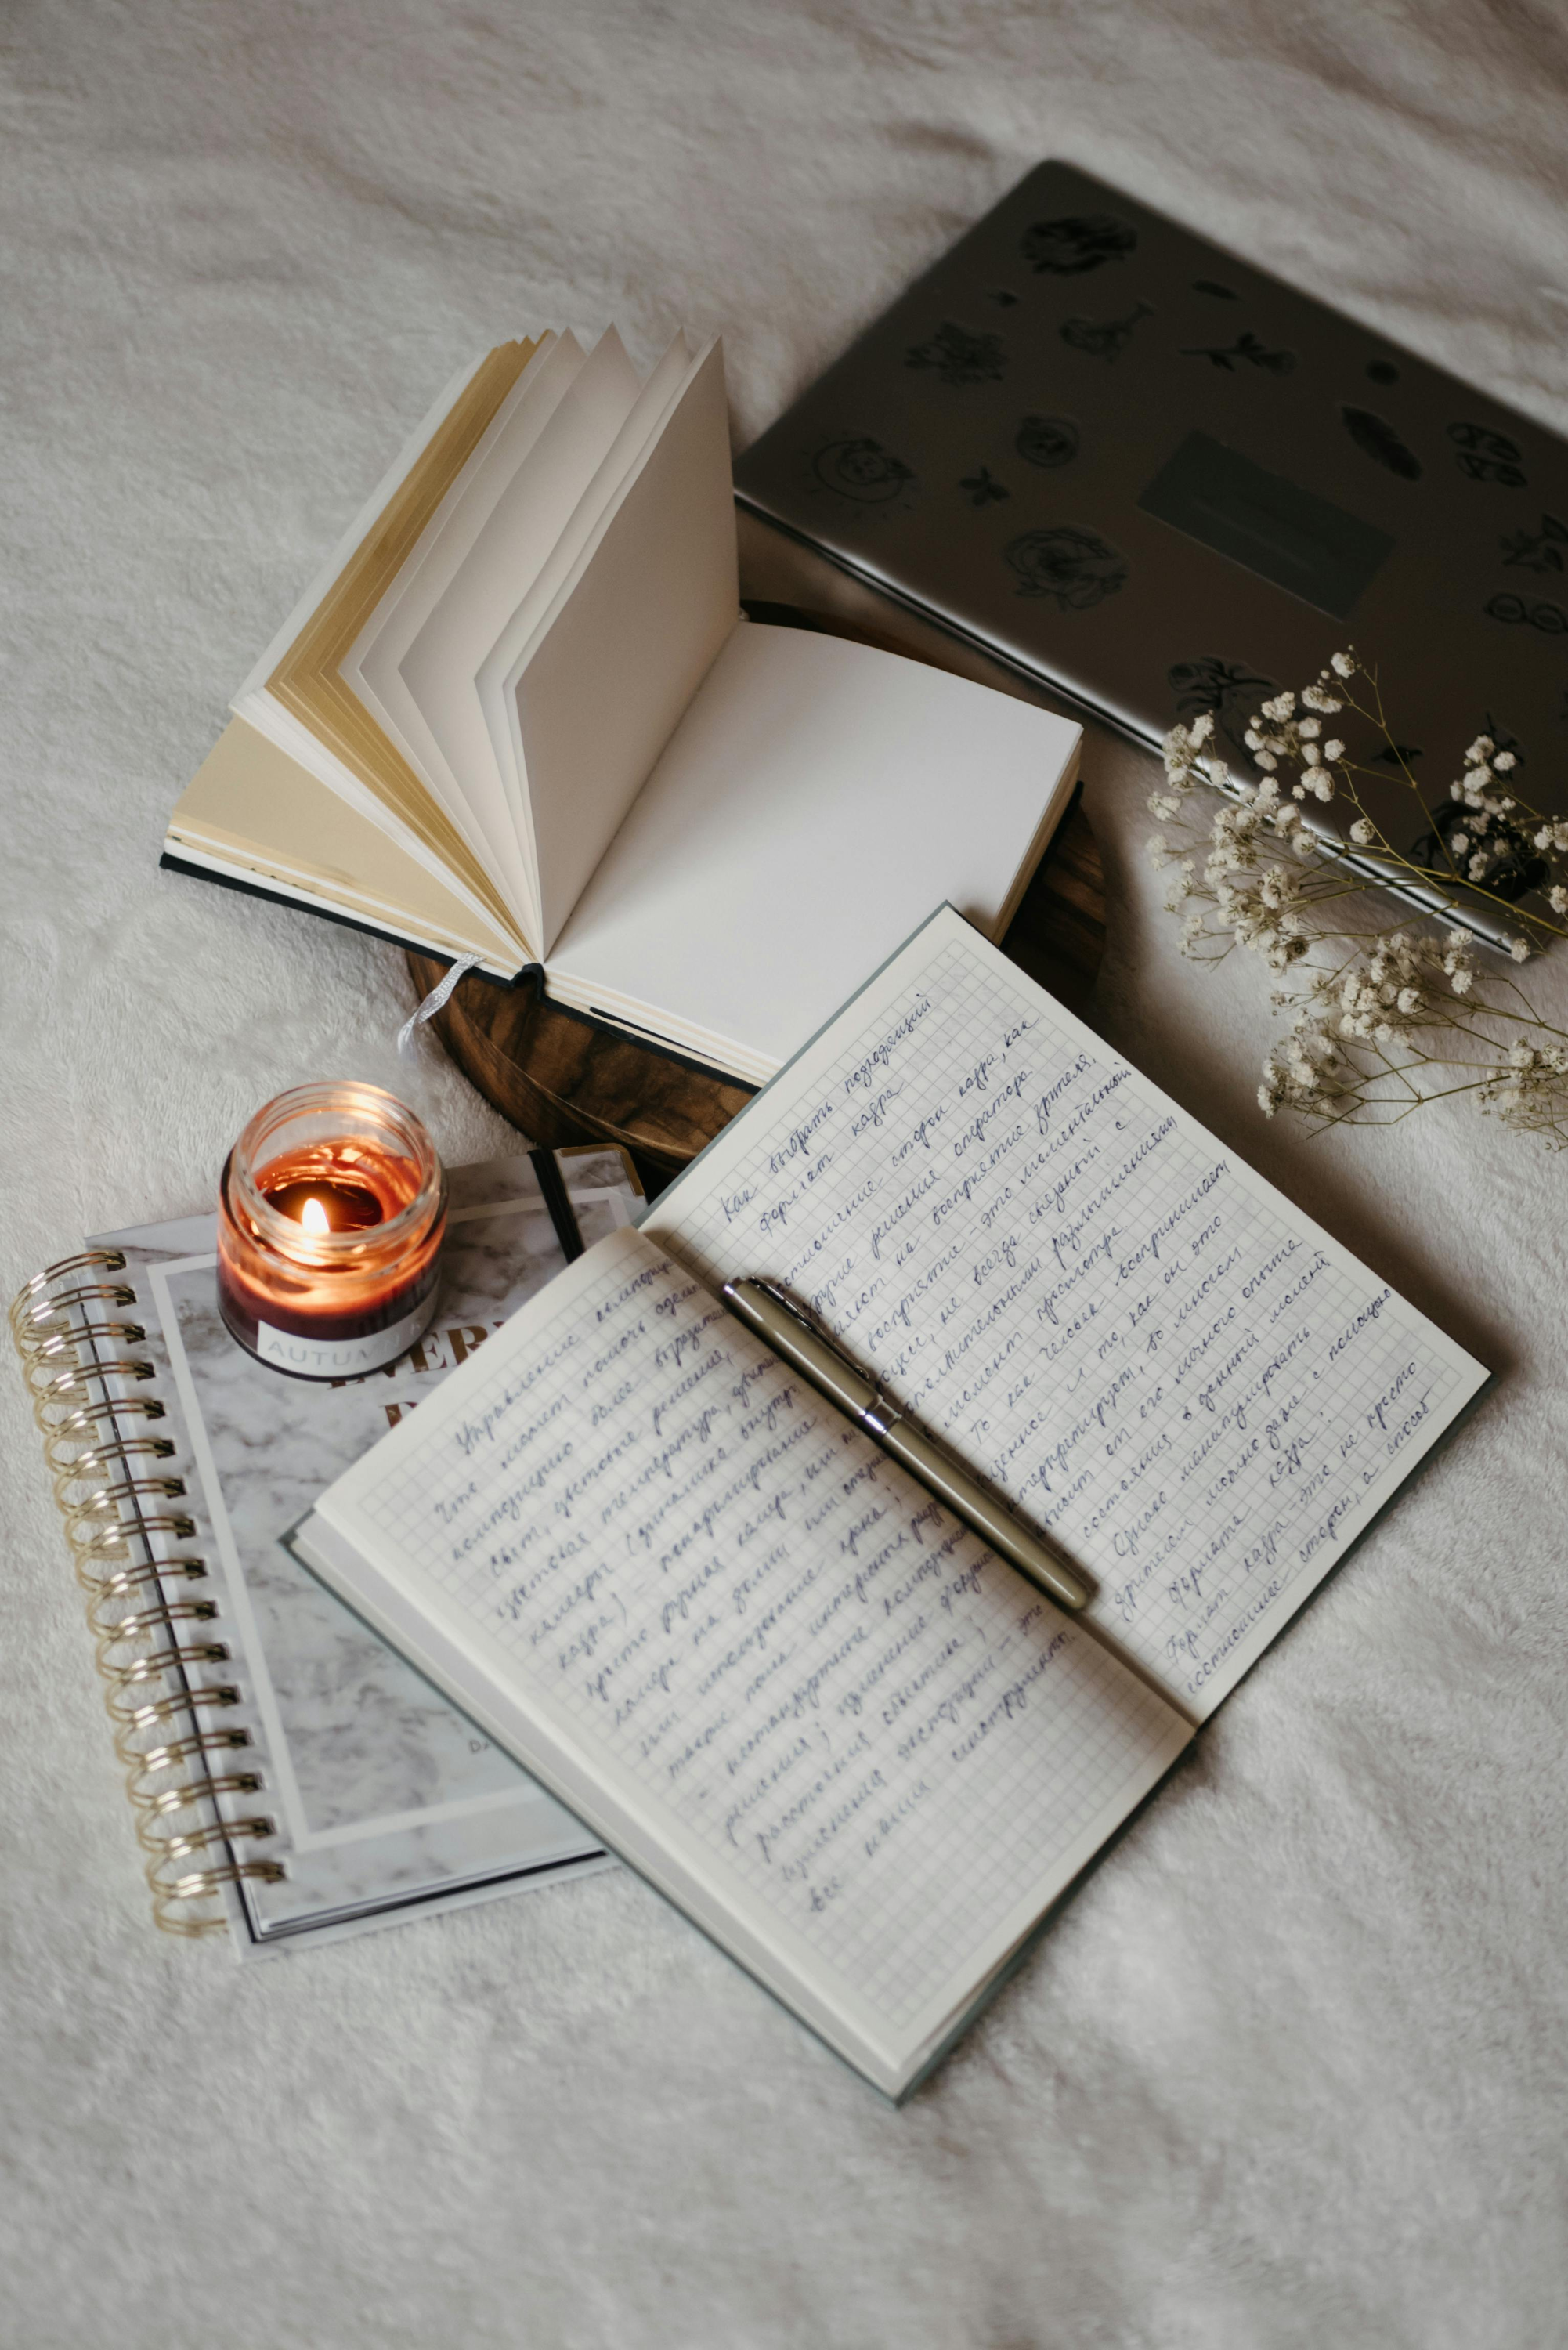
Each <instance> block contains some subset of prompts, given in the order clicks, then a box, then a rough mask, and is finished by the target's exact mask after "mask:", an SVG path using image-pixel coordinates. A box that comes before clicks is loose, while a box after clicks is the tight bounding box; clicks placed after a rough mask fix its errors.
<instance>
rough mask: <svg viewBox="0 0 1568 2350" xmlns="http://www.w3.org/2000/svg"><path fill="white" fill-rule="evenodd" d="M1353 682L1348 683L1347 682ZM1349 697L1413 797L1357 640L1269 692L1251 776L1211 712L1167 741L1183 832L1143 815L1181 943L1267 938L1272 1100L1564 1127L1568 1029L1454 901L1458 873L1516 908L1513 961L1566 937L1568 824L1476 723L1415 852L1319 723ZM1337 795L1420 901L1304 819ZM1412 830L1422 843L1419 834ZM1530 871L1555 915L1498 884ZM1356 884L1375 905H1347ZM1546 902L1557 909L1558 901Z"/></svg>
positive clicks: (1168, 810)
mask: <svg viewBox="0 0 1568 2350" xmlns="http://www.w3.org/2000/svg"><path fill="white" fill-rule="evenodd" d="M1356 679H1362V680H1364V681H1366V682H1365V688H1364V698H1363V699H1361V700H1357V699H1356V697H1355V693H1354V692H1353V691H1352V690H1351V688H1352V681H1355V680H1356ZM1346 709H1350V710H1352V711H1354V712H1355V713H1356V714H1357V715H1358V716H1359V717H1361V718H1363V719H1365V720H1366V722H1367V723H1369V724H1371V725H1373V726H1374V727H1376V730H1377V732H1378V733H1380V734H1381V735H1382V737H1383V740H1384V743H1386V746H1387V749H1386V759H1385V764H1386V762H1387V759H1391V760H1392V762H1393V764H1394V765H1395V767H1396V768H1397V772H1398V773H1399V774H1400V775H1402V776H1403V778H1404V780H1405V782H1406V784H1407V785H1408V786H1409V789H1410V791H1411V793H1412V794H1413V795H1414V796H1415V799H1416V802H1417V806H1420V805H1421V795H1420V791H1419V787H1418V786H1417V783H1416V779H1415V777H1414V775H1412V774H1411V773H1410V768H1409V764H1408V763H1407V759H1406V758H1405V756H1404V754H1403V753H1402V752H1401V751H1400V749H1399V747H1398V745H1397V743H1396V742H1395V740H1394V737H1393V735H1392V733H1390V731H1389V728H1388V725H1387V722H1386V718H1385V715H1384V711H1383V701H1382V696H1381V694H1380V693H1379V692H1378V690H1377V681H1376V676H1375V675H1374V674H1373V672H1372V671H1370V670H1368V669H1367V668H1366V666H1365V665H1364V664H1363V663H1362V662H1361V661H1359V660H1357V659H1356V658H1355V654H1354V653H1352V652H1342V653H1335V654H1334V658H1333V660H1332V662H1331V664H1330V666H1329V668H1327V669H1325V670H1324V671H1322V672H1321V673H1320V675H1319V677H1318V679H1317V681H1316V682H1315V683H1314V684H1313V685H1309V686H1306V687H1304V688H1303V691H1301V693H1300V694H1299V695H1297V694H1294V693H1289V692H1285V693H1280V694H1276V695H1275V697H1274V698H1273V700H1272V701H1271V702H1264V704H1263V706H1262V710H1261V711H1260V712H1258V714H1257V716H1256V717H1255V718H1254V720H1253V721H1252V723H1251V726H1249V727H1248V729H1247V732H1246V735H1245V741H1246V744H1247V748H1248V750H1249V751H1250V752H1251V755H1252V760H1253V763H1254V765H1255V767H1256V768H1257V769H1258V770H1260V771H1261V773H1262V781H1258V780H1256V779H1255V777H1253V776H1251V775H1247V776H1232V775H1231V772H1230V770H1229V769H1228V768H1227V767H1226V766H1225V764H1224V763H1223V762H1222V761H1221V760H1220V759H1219V758H1218V756H1217V755H1216V754H1215V753H1214V752H1213V750H1212V748H1211V747H1210V746H1211V743H1212V740H1213V731H1214V722H1213V719H1212V717H1211V716H1209V715H1207V714H1205V715H1204V716H1202V717H1199V718H1198V719H1196V720H1194V721H1193V723H1191V724H1190V725H1189V726H1177V727H1175V728H1174V729H1173V730H1172V732H1171V733H1169V734H1168V735H1167V737H1166V740H1165V783H1164V785H1162V786H1161V788H1160V789H1159V790H1158V791H1156V792H1154V793H1153V794H1151V795H1150V798H1149V803H1148V805H1149V808H1150V810H1151V812H1152V813H1153V814H1154V815H1155V816H1158V817H1159V818H1160V819H1161V820H1162V821H1163V822H1165V823H1170V822H1172V821H1173V820H1175V821H1176V822H1177V824H1178V826H1179V831H1178V834H1177V837H1174V838H1172V837H1168V835H1167V834H1166V833H1164V832H1157V833H1155V834H1153V835H1152V836H1151V837H1150V839H1149V842H1148V849H1149V854H1150V856H1151V858H1153V860H1154V863H1155V864H1156V866H1157V867H1159V868H1163V869H1164V870H1165V871H1166V872H1167V873H1168V889H1167V897H1166V903H1167V906H1168V908H1169V910H1171V911H1172V912H1173V913H1179V914H1180V915H1181V917H1182V923H1181V945H1182V951H1183V953H1184V954H1187V955H1189V957H1191V958H1192V959H1193V960H1194V961H1197V962H1222V961H1223V960H1224V958H1225V956H1226V955H1228V954H1230V953H1231V952H1232V951H1234V950H1235V949H1237V948H1241V949H1243V950H1244V951H1247V952H1248V953H1251V954H1258V955H1261V956H1262V958H1263V960H1264V962H1266V963H1267V965H1268V967H1269V969H1270V971H1271V972H1273V973H1275V974H1276V979H1277V981H1279V982H1281V983H1280V984H1276V986H1275V988H1274V990H1273V992H1272V998H1271V1000H1272V1003H1273V1005H1274V1007H1275V1009H1276V1010H1278V1011H1287V1010H1288V1011H1289V1012H1290V1013H1291V1014H1292V1015H1293V1017H1292V1022H1291V1026H1290V1030H1289V1033H1288V1034H1287V1035H1286V1036H1285V1037H1284V1039H1283V1040H1282V1043H1281V1044H1279V1045H1276V1046H1275V1047H1274V1049H1273V1050H1272V1052H1271V1053H1270V1055H1268V1057H1267V1059H1266V1060H1265V1061H1264V1063H1263V1067H1262V1078H1263V1082H1262V1085H1261V1086H1260V1087H1259V1088H1258V1102H1259V1106H1260V1107H1261V1108H1262V1110H1263V1112H1264V1114H1265V1116H1267V1117H1271V1118H1272V1116H1273V1115H1274V1114H1275V1112H1276V1111H1278V1110H1280V1109H1293V1110H1296V1111H1299V1112H1300V1113H1301V1115H1302V1116H1303V1117H1305V1118H1311V1119H1314V1121H1316V1123H1318V1124H1319V1125H1320V1126H1325V1127H1327V1126H1338V1125H1342V1124H1344V1123H1345V1121H1347V1120H1359V1121H1361V1122H1363V1123H1371V1124H1382V1125H1388V1124H1393V1123H1396V1122H1397V1120H1398V1119H1400V1118H1407V1117H1408V1116H1409V1115H1410V1113H1411V1111H1412V1110H1415V1109H1418V1108H1419V1107H1421V1106H1422V1104H1423V1103H1426V1102H1429V1101H1438V1100H1445V1099H1450V1098H1453V1097H1457V1096H1460V1095H1469V1097H1471V1098H1472V1099H1473V1100H1474V1101H1475V1103H1476V1105H1477V1107H1479V1108H1480V1109H1481V1110H1482V1111H1483V1112H1485V1113H1488V1114H1489V1115H1491V1116H1494V1117H1497V1118H1501V1119H1502V1120H1503V1121H1504V1122H1505V1124H1507V1125H1510V1126H1515V1127H1520V1128H1523V1129H1524V1130H1525V1131H1526V1132H1529V1133H1532V1134H1536V1135H1539V1136H1540V1137H1541V1138H1542V1139H1543V1140H1544V1141H1546V1142H1547V1143H1548V1144H1549V1145H1552V1146H1555V1147H1559V1148H1560V1147H1562V1146H1563V1145H1564V1144H1568V1031H1564V1030H1563V1029H1561V1028H1557V1027H1554V1026H1553V1025H1552V1024H1551V1022H1550V1021H1548V1020H1547V1019H1546V1018H1545V1016H1544V1015H1543V1014H1542V1013H1541V1012H1539V1011H1538V1010H1537V1009H1536V1007H1535V1005H1534V1004H1533V1003H1532V1001H1531V999H1530V997H1529V996H1528V995H1527V994H1526V993H1525V991H1524V989H1523V987H1522V986H1521V983H1520V981H1519V979H1518V978H1517V976H1516V975H1515V973H1514V972H1513V971H1512V970H1511V969H1510V968H1509V967H1508V966H1507V965H1506V964H1503V963H1501V962H1499V963H1498V964H1497V965H1496V966H1495V967H1492V966H1491V965H1490V963H1486V964H1483V963H1482V962H1480V961H1479V960H1478V942H1477V941H1476V938H1475V936H1474V934H1473V933H1472V932H1471V931H1469V930H1468V929H1462V928H1460V927H1459V926H1458V925H1457V924H1456V923H1455V921H1454V919H1453V918H1454V915H1455V913H1456V911H1457V910H1459V905H1460V892H1461V890H1462V892H1463V896H1464V898H1465V899H1467V900H1469V901H1470V902H1473V901H1474V900H1475V899H1477V898H1480V899H1482V900H1483V901H1490V904H1491V906H1492V907H1493V908H1494V909H1495V910H1497V911H1498V912H1499V913H1501V914H1503V915H1504V916H1506V918H1507V920H1508V921H1509V922H1510V924H1511V926H1512V928H1513V931H1514V935H1513V937H1512V940H1511V954H1512V958H1513V962H1514V963H1516V964H1518V963H1522V962H1526V961H1527V960H1528V959H1529V958H1530V956H1531V953H1532V950H1533V949H1535V948H1538V947H1542V946H1544V945H1546V944H1548V943H1550V941H1551V940H1552V939H1553V938H1563V937H1568V920H1563V919H1562V918H1563V917H1568V823H1564V822H1563V821H1561V820H1555V819H1552V818H1550V817H1547V816H1542V815H1540V814H1539V813H1538V812H1537V811H1536V810H1534V809H1533V808H1531V807H1530V806H1527V804H1526V803H1525V802H1524V801H1522V800H1521V799H1520V798H1519V797H1518V795H1517V794H1516V793H1515V792H1514V791H1513V790H1512V788H1511V771H1512V769H1513V767H1514V766H1515V764H1516V761H1515V758H1514V754H1512V753H1511V752H1510V751H1507V750H1500V749H1499V748H1498V746H1497V744H1496V743H1494V742H1493V741H1492V739H1491V738H1490V735H1485V734H1482V735H1479V736H1478V737H1477V739H1476V740H1475V742H1473V743H1471V744H1470V746H1469V750H1468V751H1467V752H1466V753H1465V757H1464V770H1463V773H1462V774H1461V775H1460V776H1459V779H1458V781H1457V782H1455V783H1454V784H1453V785H1451V786H1450V796H1451V799H1452V801H1453V802H1454V803H1455V804H1456V806H1455V808H1454V809H1453V810H1450V811H1445V812H1444V815H1443V816H1441V817H1440V818H1439V819H1438V820H1437V821H1436V822H1435V823H1434V827H1433V831H1432V835H1431V840H1430V844H1429V845H1430V846H1431V847H1432V849H1433V854H1432V856H1431V858H1430V860H1429V862H1428V863H1426V864H1422V863H1419V862H1417V860H1416V859H1415V858H1412V857H1409V856H1407V855H1406V854H1404V853H1403V852H1402V851H1401V850H1399V849H1397V848H1396V847H1395V846H1394V844H1393V843H1392V841H1391V840H1390V839H1389V838H1388V837H1387V834H1386V830H1385V829H1384V828H1383V827H1381V826H1380V825H1379V824H1378V823H1377V821H1376V817H1375V816H1373V815H1372V814H1371V813H1370V811H1369V810H1368V808H1367V807H1366V805H1365V802H1364V800H1363V797H1362V793H1361V787H1360V784H1359V781H1358V778H1360V777H1362V776H1366V777H1367V778H1368V779H1371V777H1372V774H1373V771H1372V770H1371V769H1370V768H1369V767H1366V766H1364V765H1361V764H1357V763H1356V762H1355V761H1354V760H1352V759H1350V758H1349V757H1348V756H1347V755H1346V752H1345V743H1344V742H1343V741H1341V740H1340V739H1339V738H1338V737H1336V736H1334V735H1332V734H1329V735H1326V736H1325V734H1324V720H1326V719H1332V718H1335V717H1337V716H1339V715H1340V713H1341V712H1343V711H1345V710H1346ZM1334 800H1337V801H1338V802H1339V804H1340V806H1342V807H1346V806H1348V808H1349V810H1350V819H1349V822H1348V824H1347V825H1346V827H1345V830H1346V833H1347V835H1348V837H1349V839H1350V841H1351V842H1352V843H1353V844H1354V846H1355V849H1356V850H1357V852H1358V853H1359V854H1360V855H1361V856H1362V857H1363V858H1365V859H1366V862H1367V864H1368V865H1369V866H1370V867H1371V868H1373V869H1374V870H1375V871H1376V872H1378V873H1380V874H1381V875H1383V876H1384V877H1385V879H1386V881H1388V882H1391V883H1393V884H1395V885H1396V886H1397V885H1398V884H1399V883H1401V882H1404V883H1406V884H1407V885H1410V886H1414V887H1417V888H1418V889H1420V890H1421V891H1422V892H1423V893H1424V895H1425V896H1426V898H1427V899H1428V901H1430V900H1432V899H1436V901H1437V902H1436V904H1435V905H1434V906H1433V910H1432V913H1431V914H1430V916H1428V917H1423V916H1420V915H1416V916H1415V917H1412V916H1410V915H1409V914H1406V915H1405V916H1403V917H1402V918H1400V919H1398V920H1388V921H1386V922H1383V923H1379V922H1378V921H1377V920H1376V915H1377V914H1378V913H1380V912H1385V911H1386V906H1387V901H1386V899H1385V897H1384V896H1383V892H1382V889H1381V888H1380V886H1379V884H1378V883H1377V882H1376V880H1373V879H1367V878H1366V875H1365V874H1363V873H1360V872H1357V871H1356V870H1355V868H1353V867H1351V866H1349V865H1348V864H1347V863H1346V861H1345V858H1344V857H1343V856H1342V855H1339V854H1336V853H1335V849H1334V846H1333V845H1326V844H1325V843H1324V840H1323V839H1322V838H1321V837H1320V836H1319V834H1318V832H1317V831H1316V830H1315V829H1314V827H1313V825H1312V824H1310V823H1309V821H1308V816H1309V814H1310V813H1312V812H1314V808H1315V806H1320V805H1323V804H1326V803H1328V802H1330V801H1334ZM1419 845H1421V844H1418V846H1419ZM1527 875H1528V877H1529V886H1531V887H1532V888H1533V887H1537V886H1539V887H1542V888H1543V889H1544V891H1545V898H1546V903H1547V906H1548V907H1549V908H1550V913H1549V914H1540V913H1535V912H1526V911H1523V910H1521V909H1519V908H1518V907H1516V906H1515V905H1514V904H1513V903H1512V902H1511V893H1513V892H1515V891H1517V890H1518V889H1520V888H1521V882H1522V881H1523V879H1524V877H1525V876H1527ZM1350 899H1355V900H1357V901H1359V902H1360V904H1361V905H1362V906H1363V907H1364V908H1365V909H1366V913H1367V914H1368V915H1369V916H1371V917H1372V918H1373V919H1371V920H1358V921H1357V922H1356V923H1355V926H1354V927H1350V926H1347V925H1346V924H1345V920H1344V907H1345V901H1347V900H1350ZM1554 918H1556V919H1554Z"/></svg>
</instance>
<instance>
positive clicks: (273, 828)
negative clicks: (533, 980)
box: [165, 718, 524, 977]
mask: <svg viewBox="0 0 1568 2350" xmlns="http://www.w3.org/2000/svg"><path fill="white" fill-rule="evenodd" d="M165 846H166V847H168V849H169V850H170V851H171V854H172V855H174V856H177V857H181V856H184V857H190V858H192V859H193V860H194V861H196V862H198V863H214V864H218V865H221V866H222V868H223V869H224V870H225V871H226V870H230V869H232V868H234V867H235V866H238V867H240V868H244V873H245V874H246V875H247V876H248V877H250V878H253V879H254V880H255V881H256V882H257V883H258V884H259V885H260V886H262V887H264V888H265V887H271V886H273V885H275V884H281V885H282V887H283V888H284V889H285V890H286V891H287V892H288V894H290V895H291V896H294V897H296V898H297V899H299V901H300V902H301V903H303V904H319V903H325V904H327V905H328V906H330V907H332V908H333V909H334V910H337V911H340V912H344V913H348V914H349V915H351V916H353V917H354V918H355V919H356V920H361V921H367V922H372V923H374V924H375V925H376V926H377V927H378V928H384V929H387V930H391V931H398V932H399V933H400V935H402V936H405V937H407V938H409V939H410V940H411V941H414V942H416V943H418V944H421V945H424V946H428V947H431V948H434V949H435V950H437V951H444V952H446V953H449V954H452V953H459V954H466V953H468V952H470V951H477V952H480V953H482V954H483V956H484V958H485V962H486V966H487V968H489V969H490V970H493V971H495V972H499V973H502V974H504V975H505V976H507V977H510V976H511V975H512V974H513V973H514V972H515V971H516V969H517V967H518V965H519V963H520V962H522V961H523V959H524V956H523V944H522V941H521V940H520V939H518V938H516V937H509V936H507V935H506V934H505V933H504V932H502V931H497V929H496V928H495V926H494V924H493V923H492V922H489V921H486V920H483V917H482V916H481V915H480V914H479V913H478V912H477V911H476V910H474V909H473V908H472V907H470V906H468V905H467V904H465V902H464V901H463V900H462V899H460V898H458V897H455V896H454V895H453V894H452V890H451V889H447V888H444V887H443V886H442V884H441V882H439V881H438V880H436V879H434V877H433V876H432V875H431V874H430V873H428V872H427V871H426V870H425V868H424V867H423V865H422V864H421V863H419V862H417V861H416V860H415V859H414V858H412V857H410V856H408V855H407V854H406V853H405V852H404V851H403V850H402V849H401V848H400V847H398V845H397V844H396V842H395V841H393V840H391V839H389V837H388V836H387V834H386V833H385V832H384V831H383V830H382V829H381V827H379V825H375V824H372V823H370V822H369V819H368V818H367V817H365V816H361V815H359V814H358V811H357V810H356V809H354V808H351V807H349V806H348V805H347V804H346V803H345V802H344V801H343V800H341V799H340V798H339V797H338V796H337V793H336V792H332V791H329V790H328V789H327V785H325V784H323V783H320V782H318V781H317V777H316V776H315V775H312V774H311V773H310V771H309V770H308V768H306V767H302V766H300V765H299V764H297V763H296V761H295V760H293V759H291V758H289V757H288V755H287V754H286V753H285V752H283V751H280V750H279V749H278V747H277V745H276V743H272V742H269V741H268V739H267V737H266V736H265V734H259V733H256V731H255V729H254V727H252V726H247V725H246V723H245V722H244V719H243V718H233V719H231V720H230V722H229V723H228V725H227V726H226V727H225V728H224V729H223V733H222V734H221V735H220V736H219V738H218V741H217V743H215V744H214V746H213V750H212V751H211V752H210V753H209V754H208V755H207V757H206V758H205V759H204V760H203V761H202V764H201V766H200V767H199V768H198V769H197V771H196V774H195V775H193V776H192V780H191V782H190V783H189V784H188V785H186V788H185V790H184V791H183V792H182V794H181V795H180V798H179V800H178V802H177V803H176V805H175V807H174V811H173V814H172V815H171V817H170V819H169V832H168V837H167V840H166V843H165Z"/></svg>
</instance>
